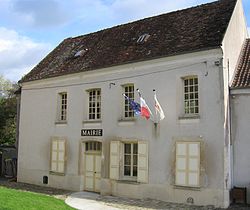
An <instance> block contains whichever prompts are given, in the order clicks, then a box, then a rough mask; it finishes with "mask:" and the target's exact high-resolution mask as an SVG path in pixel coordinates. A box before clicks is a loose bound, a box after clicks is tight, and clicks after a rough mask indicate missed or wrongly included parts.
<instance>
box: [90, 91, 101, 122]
mask: <svg viewBox="0 0 250 210" xmlns="http://www.w3.org/2000/svg"><path fill="white" fill-rule="evenodd" d="M88 93H89V110H88V117H89V120H98V119H101V89H93V90H89V91H88Z"/></svg>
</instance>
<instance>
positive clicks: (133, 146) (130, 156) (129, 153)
mask: <svg viewBox="0 0 250 210" xmlns="http://www.w3.org/2000/svg"><path fill="white" fill-rule="evenodd" d="M137 160H138V143H124V156H123V161H124V162H123V175H124V176H127V177H137Z"/></svg>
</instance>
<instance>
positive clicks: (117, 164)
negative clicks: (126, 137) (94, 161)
mask: <svg viewBox="0 0 250 210" xmlns="http://www.w3.org/2000/svg"><path fill="white" fill-rule="evenodd" d="M120 159H122V161H120ZM110 179H114V180H133V181H137V182H142V183H147V182H148V144H147V142H144V141H135V142H122V141H111V143H110Z"/></svg>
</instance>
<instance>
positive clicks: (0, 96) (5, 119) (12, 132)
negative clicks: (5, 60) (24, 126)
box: [0, 75, 16, 145]
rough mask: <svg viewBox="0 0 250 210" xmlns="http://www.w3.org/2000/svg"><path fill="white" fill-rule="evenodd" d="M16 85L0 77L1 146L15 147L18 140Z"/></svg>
mask: <svg viewBox="0 0 250 210" xmlns="http://www.w3.org/2000/svg"><path fill="white" fill-rule="evenodd" d="M15 87H16V84H14V83H11V82H10V81H9V80H7V79H5V78H4V77H3V76H1V75H0V144H5V145H13V144H14V143H15V139H16V97H15V94H14V90H15Z"/></svg>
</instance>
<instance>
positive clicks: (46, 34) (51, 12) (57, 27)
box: [0, 0, 250, 81]
mask: <svg viewBox="0 0 250 210" xmlns="http://www.w3.org/2000/svg"><path fill="white" fill-rule="evenodd" d="M212 1H213V0H176V1H174V0H0V74H2V75H4V77H6V78H8V79H10V80H12V81H18V80H19V79H21V77H22V76H23V75H24V74H26V73H28V72H29V71H30V70H31V69H32V68H33V67H34V66H35V65H36V64H37V63H38V62H39V61H40V60H41V59H42V58H43V57H44V56H45V55H47V54H48V52H50V51H51V50H52V49H53V48H55V47H56V46H57V45H58V44H59V43H60V42H61V41H62V40H63V39H65V38H67V37H74V36H78V35H82V34H86V33H89V32H94V31H97V30H100V29H103V28H107V27H111V26H114V25H118V24H122V23H127V22H130V21H133V20H137V19H141V18H144V17H149V16H153V15H158V14H161V13H165V12H169V11H173V10H178V9H183V8H187V7H190V6H195V5H198V4H202V3H207V2H212ZM242 1H243V4H244V9H245V15H246V17H247V22H248V30H250V1H249V0H242Z"/></svg>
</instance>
